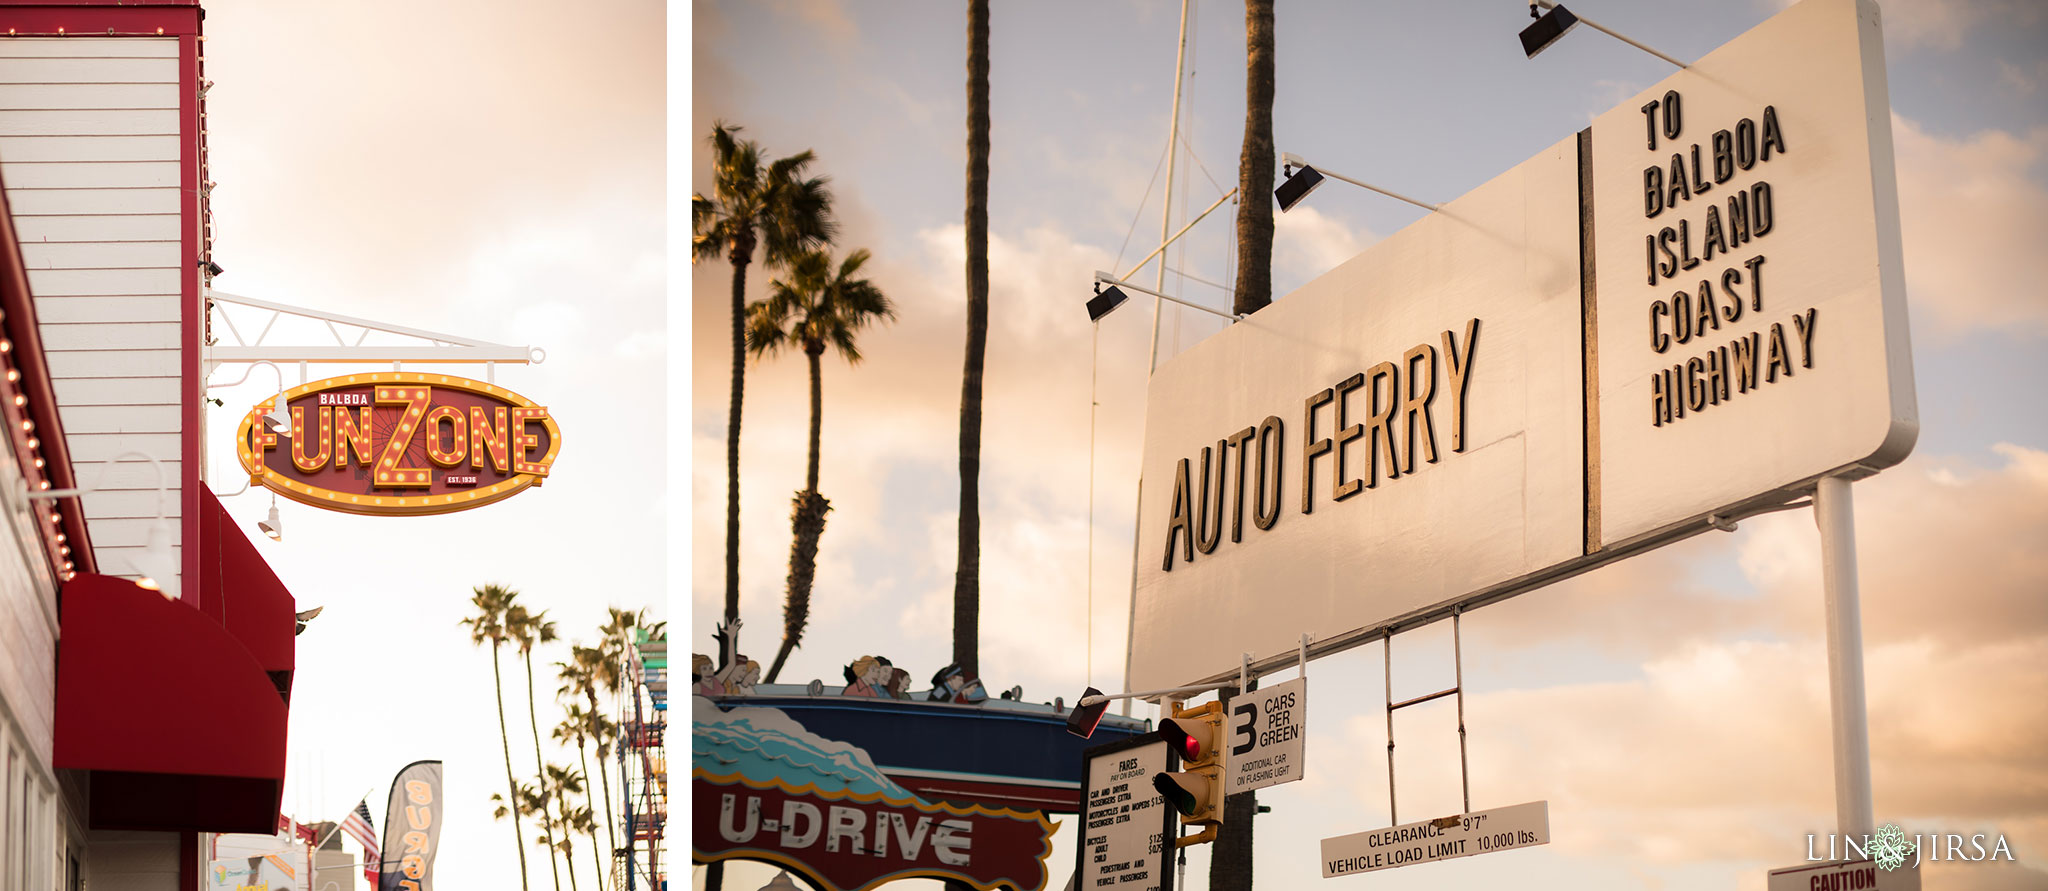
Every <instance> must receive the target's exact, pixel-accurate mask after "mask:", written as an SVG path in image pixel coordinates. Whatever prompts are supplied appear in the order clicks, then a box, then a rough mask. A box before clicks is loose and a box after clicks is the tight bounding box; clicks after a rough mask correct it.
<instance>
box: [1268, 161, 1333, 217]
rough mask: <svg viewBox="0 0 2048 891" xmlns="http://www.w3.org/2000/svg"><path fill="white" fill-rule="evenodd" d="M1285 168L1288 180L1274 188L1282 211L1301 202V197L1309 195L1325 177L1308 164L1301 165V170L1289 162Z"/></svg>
mask: <svg viewBox="0 0 2048 891" xmlns="http://www.w3.org/2000/svg"><path fill="white" fill-rule="evenodd" d="M1284 169H1285V171H1286V173H1287V181H1286V182H1283V183H1281V184H1280V188H1277V189H1274V190H1273V197H1274V198H1275V199H1278V200H1279V202H1280V212H1281V213H1286V212H1287V211H1288V210H1289V209H1290V208H1292V207H1294V205H1296V204H1300V203H1301V199H1303V198H1306V197H1308V193H1310V192H1313V191H1315V190H1316V187H1317V186H1320V185H1322V184H1323V179H1324V177H1323V175H1322V173H1320V172H1318V171H1317V170H1316V169H1315V168H1314V167H1310V166H1308V165H1307V164H1303V165H1301V168H1300V169H1299V170H1297V169H1295V165H1293V164H1288V165H1287V166H1286V167H1285V168H1284Z"/></svg>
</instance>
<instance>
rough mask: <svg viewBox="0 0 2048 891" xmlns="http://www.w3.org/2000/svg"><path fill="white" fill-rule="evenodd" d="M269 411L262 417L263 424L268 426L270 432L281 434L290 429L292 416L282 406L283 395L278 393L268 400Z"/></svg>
mask: <svg viewBox="0 0 2048 891" xmlns="http://www.w3.org/2000/svg"><path fill="white" fill-rule="evenodd" d="M270 405H271V409H270V411H269V412H268V413H267V414H265V415H264V416H263V422H264V423H265V424H268V425H270V432H272V433H283V432H285V431H286V430H290V429H292V416H291V413H290V411H289V410H288V409H286V408H285V406H284V394H283V393H279V394H277V395H276V396H275V397H272V398H271V400H270Z"/></svg>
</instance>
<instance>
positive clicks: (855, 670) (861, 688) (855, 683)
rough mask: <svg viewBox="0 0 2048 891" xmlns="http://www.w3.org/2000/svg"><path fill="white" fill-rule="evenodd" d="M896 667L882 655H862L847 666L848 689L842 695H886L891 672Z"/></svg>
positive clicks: (842, 691) (841, 692)
mask: <svg viewBox="0 0 2048 891" xmlns="http://www.w3.org/2000/svg"><path fill="white" fill-rule="evenodd" d="M894 670H895V669H894V668H893V667H892V666H891V665H890V664H889V660H888V659H887V658H885V657H882V656H862V657H860V658H859V659H855V660H853V664H852V665H848V666H846V689H844V690H841V691H840V694H839V695H841V696H874V697H886V696H888V695H889V694H888V693H887V687H888V683H889V673H890V672H892V671H894Z"/></svg>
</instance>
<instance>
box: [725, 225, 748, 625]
mask: <svg viewBox="0 0 2048 891" xmlns="http://www.w3.org/2000/svg"><path fill="white" fill-rule="evenodd" d="M729 259H730V260H731V261H732V405H731V407H730V408H729V409H728V410H727V413H726V420H725V621H726V624H727V625H731V624H732V622H733V620H734V619H737V618H739V617H740V397H741V395H742V394H743V393H744V392H745V391H746V380H747V362H746V358H747V329H746V316H747V263H748V262H749V261H750V260H752V259H753V251H752V250H751V249H749V250H746V251H744V252H742V251H741V250H740V246H735V247H734V248H733V251H732V255H731V256H730V257H729Z"/></svg>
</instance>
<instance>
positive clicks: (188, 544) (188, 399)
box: [178, 17, 206, 582]
mask: <svg viewBox="0 0 2048 891" xmlns="http://www.w3.org/2000/svg"><path fill="white" fill-rule="evenodd" d="M192 31H193V33H191V34H187V35H184V36H181V37H179V38H178V83H179V86H180V87H181V88H182V89H180V90H179V92H178V181H179V183H180V184H181V186H182V188H181V189H180V200H179V204H178V211H179V213H180V215H181V219H182V223H183V230H184V231H183V232H182V233H180V237H181V239H182V240H183V242H184V244H183V250H181V251H179V252H178V257H179V259H180V261H181V263H180V265H181V266H183V267H184V268H183V269H182V270H180V272H179V273H178V282H179V287H180V290H179V295H180V296H181V297H182V298H183V299H182V300H180V301H179V302H180V304H181V305H182V307H183V310H184V311H183V314H182V315H183V319H184V326H183V329H182V330H181V331H180V333H179V342H180V346H181V350H180V355H179V362H180V364H181V365H182V366H183V367H182V368H181V369H180V371H181V375H182V376H181V379H180V387H179V391H180V392H179V395H180V398H181V400H182V402H183V405H182V406H181V408H182V411H181V412H180V418H181V419H182V420H183V423H182V424H180V425H179V427H180V428H181V429H180V431H179V434H180V435H179V437H178V439H179V445H180V449H179V451H180V452H182V453H183V455H184V460H183V461H181V462H180V463H179V465H178V470H179V495H180V499H179V500H180V502H181V506H182V508H183V511H182V512H181V514H180V518H181V519H180V520H179V526H180V527H181V531H182V534H181V535H180V536H179V541H180V542H181V548H180V551H181V556H182V558H183V559H182V562H183V564H184V573H183V575H184V578H185V579H186V580H187V581H188V582H189V581H190V580H193V579H196V578H198V577H199V554H198V549H197V548H194V547H193V546H192V545H193V544H194V543H195V542H196V541H197V539H198V538H199V536H198V534H197V533H198V531H199V490H200V487H201V486H202V485H204V484H203V483H201V482H200V480H199V470H200V468H201V467H202V466H203V465H205V464H206V443H205V441H204V440H203V439H202V438H201V437H200V435H199V428H200V426H201V425H202V423H203V422H204V419H203V418H202V417H201V414H200V410H201V406H203V405H204V404H205V403H203V402H201V401H200V400H201V399H203V398H204V397H205V395H206V393H205V390H206V377H205V372H204V371H202V370H201V369H200V361H199V357H200V352H201V351H202V350H203V349H205V344H204V338H202V337H201V334H202V332H204V331H205V329H206V301H205V298H204V297H202V296H201V295H200V293H199V256H200V253H199V238H200V214H201V212H202V210H203V205H204V201H203V200H202V199H201V192H200V189H201V188H203V186H204V184H203V183H202V182H201V180H200V158H201V156H202V155H203V154H204V151H203V149H202V147H201V144H200V142H201V137H200V135H199V131H200V119H201V114H202V111H201V110H202V108H203V107H204V100H203V99H202V98H201V96H200V89H199V85H200V83H201V80H200V62H199V57H200V54H201V52H203V50H204V49H205V44H204V43H201V42H200V41H201V39H202V38H200V36H199V34H198V31H199V21H198V19H197V18H196V17H195V19H194V20H193V22H192Z"/></svg>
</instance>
